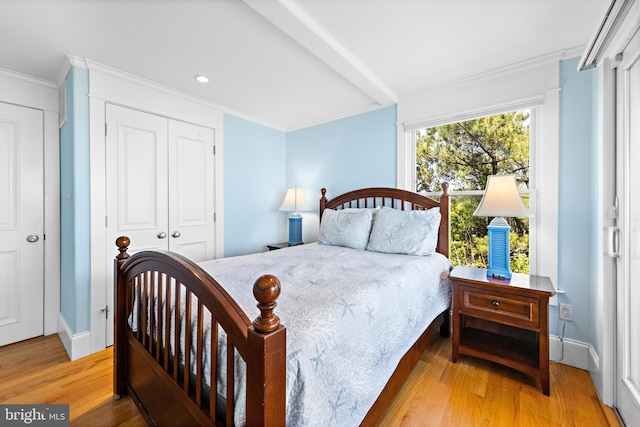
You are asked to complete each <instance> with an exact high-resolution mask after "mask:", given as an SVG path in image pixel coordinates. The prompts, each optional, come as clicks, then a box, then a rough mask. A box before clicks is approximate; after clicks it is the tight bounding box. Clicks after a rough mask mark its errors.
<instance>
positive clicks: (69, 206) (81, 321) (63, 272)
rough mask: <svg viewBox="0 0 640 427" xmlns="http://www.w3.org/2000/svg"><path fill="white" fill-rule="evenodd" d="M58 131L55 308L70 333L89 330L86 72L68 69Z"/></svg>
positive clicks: (89, 207)
mask: <svg viewBox="0 0 640 427" xmlns="http://www.w3.org/2000/svg"><path fill="white" fill-rule="evenodd" d="M66 83H67V93H66V96H67V122H66V123H65V124H64V126H62V128H61V129H60V312H61V313H62V316H63V317H64V319H65V321H66V322H67V325H68V326H69V328H70V329H71V332H72V333H74V334H77V333H80V332H85V331H89V330H90V328H91V325H90V315H89V310H90V306H91V282H90V274H91V271H90V268H91V224H90V211H91V205H90V188H89V98H88V96H87V95H88V93H89V71H88V70H86V69H83V68H75V67H74V68H72V69H71V71H70V72H69V74H68V75H67V79H66Z"/></svg>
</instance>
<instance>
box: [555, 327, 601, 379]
mask: <svg viewBox="0 0 640 427" xmlns="http://www.w3.org/2000/svg"><path fill="white" fill-rule="evenodd" d="M563 347H564V349H563ZM594 357H595V359H594ZM597 358H598V356H597V355H596V354H595V351H594V350H593V348H592V347H591V345H590V344H587V343H584V342H581V341H575V340H572V339H568V338H565V339H564V340H563V341H560V337H558V336H556V335H551V336H550V337H549V359H550V360H551V361H552V362H558V363H563V364H565V365H569V366H573V367H575V368H579V369H584V370H585V371H589V370H590V368H592V367H593V366H598V363H599V362H598V360H597ZM594 363H595V365H594Z"/></svg>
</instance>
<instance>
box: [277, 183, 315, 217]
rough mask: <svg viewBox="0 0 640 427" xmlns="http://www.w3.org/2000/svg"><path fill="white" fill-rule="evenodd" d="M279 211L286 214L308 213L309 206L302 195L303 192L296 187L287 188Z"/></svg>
mask: <svg viewBox="0 0 640 427" xmlns="http://www.w3.org/2000/svg"><path fill="white" fill-rule="evenodd" d="M279 210H281V211H287V212H301V211H308V210H309V204H308V203H307V197H306V196H305V195H304V190H303V189H301V188H297V187H296V188H289V189H288V190H287V194H286V195H285V196H284V200H283V201H282V205H280V209H279Z"/></svg>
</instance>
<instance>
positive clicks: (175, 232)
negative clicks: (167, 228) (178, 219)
mask: <svg viewBox="0 0 640 427" xmlns="http://www.w3.org/2000/svg"><path fill="white" fill-rule="evenodd" d="M180 236H181V234H180V232H179V231H174V232H173V233H172V234H171V237H175V238H178V237H180Z"/></svg>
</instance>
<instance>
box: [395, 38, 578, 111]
mask: <svg viewBox="0 0 640 427" xmlns="http://www.w3.org/2000/svg"><path fill="white" fill-rule="evenodd" d="M581 51H582V47H573V48H568V49H563V50H560V51H556V52H552V53H548V54H546V55H541V56H537V57H534V58H530V59H526V60H524V61H520V62H516V63H514V64H511V65H507V66H504V67H500V68H495V69H493V70H489V71H485V72H483V73H479V74H474V75H471V76H467V77H463V78H461V79H458V80H452V81H450V82H446V83H442V84H438V85H434V86H429V87H426V88H424V89H420V90H417V91H414V92H409V93H406V94H404V95H402V96H401V99H405V100H408V99H413V98H420V97H424V96H425V95H428V94H430V93H434V92H442V91H446V90H450V89H452V88H457V87H461V86H471V85H477V84H480V83H482V82H485V81H487V80H489V79H495V78H498V77H502V76H506V75H509V74H513V73H518V72H522V71H526V70H529V69H532V68H536V67H539V66H543V65H548V64H551V63H557V62H560V61H562V60H563V59H567V58H571V57H573V56H578V55H579V54H580V52H581Z"/></svg>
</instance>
